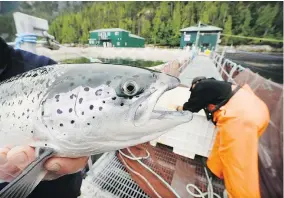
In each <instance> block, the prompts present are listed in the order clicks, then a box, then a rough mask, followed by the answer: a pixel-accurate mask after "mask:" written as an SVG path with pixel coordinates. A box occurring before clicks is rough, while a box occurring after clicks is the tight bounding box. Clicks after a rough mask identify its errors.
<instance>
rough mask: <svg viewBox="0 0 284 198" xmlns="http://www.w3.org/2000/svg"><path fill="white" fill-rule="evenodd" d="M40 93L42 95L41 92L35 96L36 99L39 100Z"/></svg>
mask: <svg viewBox="0 0 284 198" xmlns="http://www.w3.org/2000/svg"><path fill="white" fill-rule="evenodd" d="M41 93H42V91H41V92H39V93H38V94H37V98H38V99H39V96H40V94H41Z"/></svg>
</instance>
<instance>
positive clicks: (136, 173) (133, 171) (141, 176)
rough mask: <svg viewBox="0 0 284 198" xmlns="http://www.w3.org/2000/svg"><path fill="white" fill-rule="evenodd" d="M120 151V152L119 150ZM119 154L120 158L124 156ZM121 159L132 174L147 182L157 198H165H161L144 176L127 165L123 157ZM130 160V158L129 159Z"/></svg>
mask: <svg viewBox="0 0 284 198" xmlns="http://www.w3.org/2000/svg"><path fill="white" fill-rule="evenodd" d="M119 151H120V150H119ZM119 154H120V156H121V155H123V154H122V152H119ZM125 156H127V155H125ZM126 158H128V157H126ZM121 159H122V161H123V164H124V165H125V166H126V167H127V168H128V169H129V170H130V171H131V172H132V173H134V174H135V175H138V176H139V177H140V178H142V179H143V180H144V181H145V182H146V184H147V185H148V186H149V187H150V188H151V190H152V191H153V192H154V193H155V194H156V195H157V197H159V198H163V197H161V196H160V195H159V193H158V192H157V191H156V190H155V189H154V187H153V186H152V185H151V184H150V182H149V181H148V180H147V179H146V178H145V177H144V176H143V175H141V174H140V173H138V172H136V171H135V170H133V169H132V168H130V167H129V166H128V165H127V163H126V162H125V161H124V159H123V157H122V156H121ZM129 159H130V158H129Z"/></svg>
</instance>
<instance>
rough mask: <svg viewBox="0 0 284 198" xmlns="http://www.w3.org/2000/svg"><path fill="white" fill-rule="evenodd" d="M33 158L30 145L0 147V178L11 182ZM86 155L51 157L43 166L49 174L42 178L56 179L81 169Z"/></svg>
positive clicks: (84, 164) (85, 162)
mask: <svg viewBox="0 0 284 198" xmlns="http://www.w3.org/2000/svg"><path fill="white" fill-rule="evenodd" d="M34 159H35V150H34V148H32V147H30V146H16V147H13V148H10V147H8V146H7V147H4V148H0V180H3V181H5V182H11V181H12V180H13V179H14V178H15V177H16V176H18V175H19V174H20V173H21V172H22V170H23V169H24V168H26V167H27V166H28V165H29V164H30V163H31V162H32V161H33V160H34ZM87 160H88V157H80V158H60V157H52V158H51V159H49V160H47V161H46V163H45V164H44V167H45V169H46V170H47V171H49V172H50V173H51V174H48V175H47V176H46V177H45V178H44V180H50V179H56V178H59V177H60V176H63V175H66V174H72V173H75V172H78V171H79V170H81V169H83V168H84V167H85V166H86V164H87Z"/></svg>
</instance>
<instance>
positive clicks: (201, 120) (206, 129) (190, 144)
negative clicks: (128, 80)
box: [150, 87, 216, 159]
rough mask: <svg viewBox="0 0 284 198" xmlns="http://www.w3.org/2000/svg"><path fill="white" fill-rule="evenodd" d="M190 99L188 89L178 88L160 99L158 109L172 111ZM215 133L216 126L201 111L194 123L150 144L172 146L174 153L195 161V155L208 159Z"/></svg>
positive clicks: (180, 127) (185, 125)
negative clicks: (175, 106)
mask: <svg viewBox="0 0 284 198" xmlns="http://www.w3.org/2000/svg"><path fill="white" fill-rule="evenodd" d="M189 97H190V91H189V89H188V88H184V87H177V88H176V89H173V90H171V91H168V92H167V93H165V94H164V95H163V96H162V97H161V98H160V99H159V101H158V103H157V105H156V109H171V108H172V107H173V106H174V105H183V104H184V102H186V101H187V100H188V98H189ZM172 110H174V109H172ZM215 133H216V131H215V126H214V124H213V123H212V122H210V121H208V120H207V118H206V117H205V113H204V112H203V111H200V112H199V113H197V114H194V117H193V120H192V121H190V122H188V123H185V124H182V125H179V126H177V127H175V128H173V129H171V130H169V131H168V132H167V133H166V134H164V135H162V136H160V137H159V138H157V139H155V140H153V141H151V142H150V143H151V145H153V146H156V144H157V143H161V144H164V145H167V146H170V147H172V148H173V152H174V153H176V154H179V155H182V156H185V157H188V158H191V159H194V157H195V155H201V156H205V157H208V155H209V153H210V151H211V149H212V146H213V142H214V139H215Z"/></svg>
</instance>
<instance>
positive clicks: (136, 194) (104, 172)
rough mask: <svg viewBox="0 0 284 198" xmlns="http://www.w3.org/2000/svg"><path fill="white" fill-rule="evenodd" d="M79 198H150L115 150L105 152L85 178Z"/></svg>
mask: <svg viewBox="0 0 284 198" xmlns="http://www.w3.org/2000/svg"><path fill="white" fill-rule="evenodd" d="M81 193H82V194H81V196H80V197H79V198H98V197H99V198H111V197H112V198H113V197H114V198H118V197H119V198H149V197H148V196H147V195H146V194H145V193H144V192H143V191H142V190H141V188H140V187H139V186H138V185H137V184H136V183H135V182H134V181H133V180H132V179H131V177H130V175H129V174H128V173H127V171H126V169H125V167H124V166H123V164H121V162H120V161H119V160H118V158H117V157H116V155H115V152H110V153H106V154H104V155H103V156H102V157H101V158H100V159H99V160H98V161H97V162H96V163H95V164H94V165H93V167H92V168H91V170H90V171H89V172H88V175H87V177H86V178H85V179H84V180H83V183H82V187H81Z"/></svg>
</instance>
